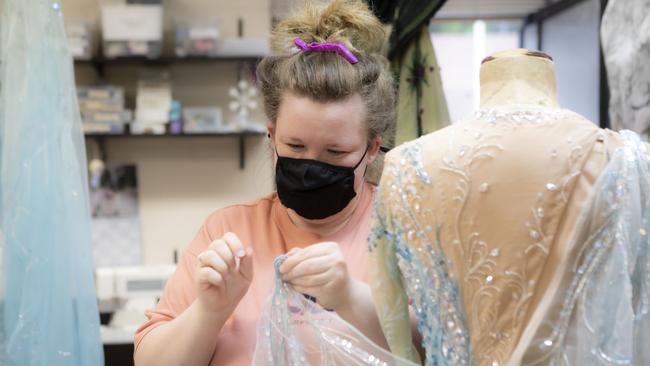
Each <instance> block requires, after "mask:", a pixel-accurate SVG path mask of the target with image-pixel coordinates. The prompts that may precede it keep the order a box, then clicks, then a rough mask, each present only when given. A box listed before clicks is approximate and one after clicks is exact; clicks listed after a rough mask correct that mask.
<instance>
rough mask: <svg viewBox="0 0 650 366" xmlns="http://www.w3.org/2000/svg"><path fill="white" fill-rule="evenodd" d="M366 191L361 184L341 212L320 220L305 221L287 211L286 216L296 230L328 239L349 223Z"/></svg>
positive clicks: (364, 186) (363, 183) (291, 211)
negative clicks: (354, 195)
mask: <svg viewBox="0 0 650 366" xmlns="http://www.w3.org/2000/svg"><path fill="white" fill-rule="evenodd" d="M366 189H367V187H366V183H365V182H362V183H361V185H360V187H359V189H358V190H357V195H356V197H354V198H353V199H352V201H350V203H349V204H348V205H347V206H346V207H345V208H344V209H343V210H342V211H341V212H339V213H337V214H335V215H332V216H330V217H327V218H324V219H322V220H307V219H305V218H303V217H301V216H300V215H298V214H297V213H296V212H295V211H293V210H287V214H288V215H289V219H290V220H291V222H292V223H293V224H294V225H295V226H296V227H297V228H299V229H301V230H305V231H308V232H310V233H312V234H315V235H318V236H319V237H328V236H331V235H333V234H335V233H337V232H339V231H340V230H341V229H343V227H344V226H345V225H346V224H347V223H348V222H349V221H350V219H351V218H352V216H353V215H354V212H355V211H356V209H357V207H358V206H359V202H360V201H361V197H362V196H363V195H364V194H366V192H365V190H366Z"/></svg>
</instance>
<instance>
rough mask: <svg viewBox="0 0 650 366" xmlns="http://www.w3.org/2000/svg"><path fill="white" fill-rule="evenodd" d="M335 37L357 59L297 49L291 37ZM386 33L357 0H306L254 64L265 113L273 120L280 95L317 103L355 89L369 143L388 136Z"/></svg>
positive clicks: (390, 89)
mask: <svg viewBox="0 0 650 366" xmlns="http://www.w3.org/2000/svg"><path fill="white" fill-rule="evenodd" d="M295 38H300V39H302V40H303V41H305V42H307V43H310V42H339V43H343V44H344V45H345V46H346V47H347V48H348V49H349V50H350V51H351V52H353V53H354V54H355V55H356V56H357V58H358V59H359V62H358V63H357V64H354V65H352V64H350V63H349V62H348V61H347V60H346V59H345V58H343V57H342V56H340V55H338V54H336V53H320V52H298V51H297V50H296V49H294V48H293V46H294V43H293V42H294V39H295ZM385 40H386V32H385V29H384V26H383V25H382V24H381V22H380V21H379V20H378V19H377V18H376V17H375V16H374V15H373V13H372V11H371V10H370V9H369V8H368V6H367V5H366V4H365V2H363V1H362V0H334V1H332V2H331V3H329V4H322V3H314V2H308V3H306V4H305V6H304V7H303V8H302V9H301V11H300V12H298V13H297V14H295V15H294V16H292V17H290V18H288V19H286V20H284V21H282V22H280V23H279V24H278V25H277V27H276V28H275V30H274V31H273V33H272V35H271V47H272V50H273V52H274V55H273V56H268V57H266V58H264V59H263V60H262V61H261V62H260V64H259V65H258V68H257V76H258V80H259V83H260V87H261V91H262V96H263V99H264V108H265V112H266V116H267V118H268V119H269V120H270V121H271V123H275V122H276V119H277V116H278V110H279V107H280V103H281V102H282V94H283V93H284V92H290V93H292V94H295V95H298V96H301V97H308V98H310V99H312V100H315V101H319V102H332V101H339V100H343V99H345V98H347V97H350V96H352V95H354V94H359V95H360V96H361V98H362V99H363V102H364V105H365V116H366V121H365V122H366V125H367V127H368V142H369V143H370V141H372V140H373V139H374V138H375V137H377V136H387V135H390V133H391V131H392V129H393V126H394V125H395V99H396V96H395V89H394V85H393V77H392V74H391V71H390V66H389V63H388V60H387V59H386V58H385V57H384V56H383V55H382V54H381V51H382V48H383V47H384V45H385Z"/></svg>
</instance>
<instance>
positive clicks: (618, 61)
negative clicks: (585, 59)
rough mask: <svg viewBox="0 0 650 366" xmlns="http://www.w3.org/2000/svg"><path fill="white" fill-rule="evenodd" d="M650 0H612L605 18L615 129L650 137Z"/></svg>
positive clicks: (605, 48)
mask: <svg viewBox="0 0 650 366" xmlns="http://www.w3.org/2000/svg"><path fill="white" fill-rule="evenodd" d="M648 14H650V0H609V2H608V3H607V8H606V9H605V13H604V14H603V20H602V22H601V39H602V45H603V56H604V58H605V65H606V67H607V80H608V83H609V91H610V101H609V116H610V120H611V126H612V128H613V129H614V130H616V131H618V130H621V129H629V130H632V131H634V132H637V133H639V134H641V136H642V137H643V139H644V140H646V141H648V140H650V62H648V60H649V59H650V16H648Z"/></svg>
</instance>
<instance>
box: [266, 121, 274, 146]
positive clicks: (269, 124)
mask: <svg viewBox="0 0 650 366" xmlns="http://www.w3.org/2000/svg"><path fill="white" fill-rule="evenodd" d="M266 132H267V133H268V136H269V140H270V143H271V145H275V124H274V123H273V122H271V121H269V122H267V123H266Z"/></svg>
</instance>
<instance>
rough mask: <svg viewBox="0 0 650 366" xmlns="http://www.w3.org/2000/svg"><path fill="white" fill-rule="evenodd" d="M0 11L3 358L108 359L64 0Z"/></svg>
mask: <svg viewBox="0 0 650 366" xmlns="http://www.w3.org/2000/svg"><path fill="white" fill-rule="evenodd" d="M2 4H3V5H2V10H1V11H0V37H1V39H0V83H1V85H0V201H1V206H0V233H2V235H3V238H0V242H1V243H4V244H3V246H4V248H3V250H2V252H3V257H4V266H0V268H3V273H2V274H1V275H0V279H1V281H2V282H3V286H4V289H5V290H4V295H3V296H2V297H0V308H3V309H2V312H0V324H2V327H0V360H1V361H0V364H2V365H7V366H42V365H48V366H78V365H84V366H86V365H88V366H95V365H103V363H104V361H103V353H102V342H101V339H100V333H99V311H98V309H97V300H96V296H95V290H94V286H93V261H92V243H91V239H90V238H91V236H90V212H89V203H88V188H87V178H86V155H85V146H84V139H83V135H82V132H81V121H80V114H79V108H78V106H77V99H76V98H77V96H76V89H75V81H74V74H73V66H72V58H71V57H70V54H69V52H68V47H67V38H66V35H65V31H64V27H63V17H62V15H61V9H60V3H59V2H56V1H51V0H4V1H3V2H2Z"/></svg>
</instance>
